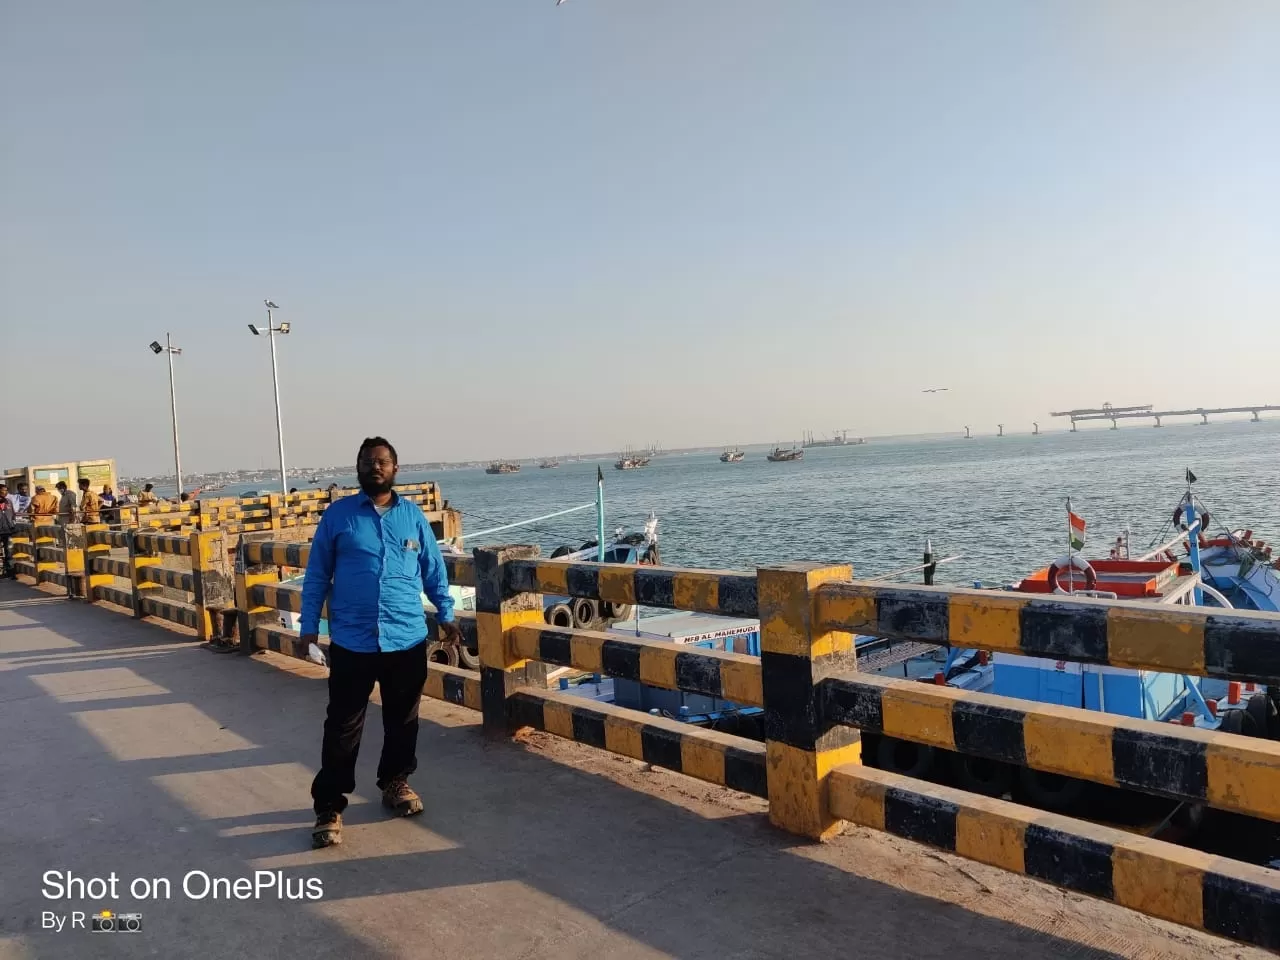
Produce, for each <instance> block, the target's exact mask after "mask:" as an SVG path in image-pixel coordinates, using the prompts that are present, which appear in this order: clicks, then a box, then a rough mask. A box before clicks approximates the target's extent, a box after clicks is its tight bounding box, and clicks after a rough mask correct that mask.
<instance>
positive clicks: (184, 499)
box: [178, 490, 191, 503]
mask: <svg viewBox="0 0 1280 960" xmlns="http://www.w3.org/2000/svg"><path fill="white" fill-rule="evenodd" d="M190 499H191V494H189V493H187V491H185V490H183V491H182V493H181V494H179V495H178V502H179V503H186V502H188V501H189V500H190Z"/></svg>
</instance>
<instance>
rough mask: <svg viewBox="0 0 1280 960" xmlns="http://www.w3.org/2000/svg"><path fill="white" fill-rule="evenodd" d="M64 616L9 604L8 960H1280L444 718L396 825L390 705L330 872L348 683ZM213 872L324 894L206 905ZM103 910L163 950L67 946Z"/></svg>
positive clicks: (1, 782) (471, 719)
mask: <svg viewBox="0 0 1280 960" xmlns="http://www.w3.org/2000/svg"><path fill="white" fill-rule="evenodd" d="M56 593H57V591H54V590H53V589H52V588H51V589H50V592H48V593H45V592H41V591H38V590H36V589H34V588H31V587H29V586H23V585H20V584H13V583H10V582H7V581H6V582H3V583H0V736H2V738H3V739H2V741H0V742H2V744H3V746H2V747H0V893H2V896H0V958H3V960H9V958H30V957H34V958H43V957H54V958H58V957H95V958H96V957H114V956H119V957H135V956H155V957H165V958H179V957H200V958H204V960H208V958H218V957H261V956H287V957H292V956H298V957H308V958H314V957H356V956H360V957H379V958H380V957H388V958H389V957H433V958H434V957H448V958H450V960H459V958H471V957H476V958H480V957H484V958H490V957H496V958H507V957H510V958H537V957H564V958H574V957H580V958H588V957H589V958H600V957H609V958H630V957H637V958H638V957H682V958H683V957H688V958H704V957H705V958H709V960H710V958H715V960H724V958H734V957H746V958H767V957H790V958H799V957H811V956H831V957H833V956H866V955H872V953H873V952H874V955H881V954H892V955H893V956H896V957H937V958H947V960H965V958H979V957H982V958H992V957H995V958H1000V957H1008V958H1011V960H1012V958H1017V960H1024V958H1026V957H1037V958H1039V957H1072V958H1083V957H1088V958H1093V957H1099V958H1100V957H1115V956H1121V957H1143V958H1146V957H1175V958H1176V957H1186V958H1193V957H1194V958H1198V960H1201V958H1203V957H1205V956H1209V955H1212V956H1214V957H1215V958H1218V960H1222V958H1229V957H1241V958H1246V957H1247V958H1253V957H1259V958H1260V957H1264V956H1268V954H1267V953H1265V952H1264V951H1261V950H1254V949H1250V948H1245V947H1240V946H1238V945H1236V944H1233V943H1229V942H1227V941H1223V940H1219V939H1216V938H1214V937H1211V936H1207V935H1204V934H1199V933H1195V932H1193V931H1190V930H1188V929H1186V928H1183V927H1177V926H1174V925H1172V924H1168V923H1164V922H1162V921H1158V920H1153V919H1150V918H1147V917H1144V916H1141V915H1139V914H1137V913H1133V912H1130V911H1128V910H1124V909H1122V908H1119V907H1116V906H1114V905H1111V904H1107V903H1102V902H1099V901H1094V900H1090V899H1088V898H1085V897H1081V896H1077V895H1075V894H1072V893H1068V892H1064V891H1061V890H1058V889H1055V888H1053V887H1049V886H1047V885H1044V884H1040V883H1038V882H1036V881H1034V880H1029V879H1027V878H1025V877H1020V876H1014V875H1011V874H1007V873H1004V872H1002V871H1000V870H996V869H994V868H989V867H985V866H982V865H980V864H976V863H973V862H970V861H966V860H963V859H960V858H958V857H953V856H950V855H947V854H942V853H938V852H935V851H932V850H929V849H928V848H926V847H923V846H919V845H917V844H914V843H911V842H909V841H905V840H899V839H897V838H894V837H891V836H889V835H887V834H882V833H876V832H873V831H869V830H864V829H861V828H850V829H848V830H847V831H846V832H845V833H844V834H843V835H842V836H840V837H838V838H836V839H835V840H833V841H832V842H830V843H826V844H813V843H808V842H804V841H800V840H797V839H796V838H794V837H792V836H789V835H786V834H783V833H781V832H780V831H777V830H775V829H774V828H772V827H771V826H770V825H769V824H768V822H767V819H766V818H765V816H764V814H763V810H764V805H763V803H762V802H761V801H759V800H756V799H754V798H751V797H747V796H745V795H742V794H737V793H733V792H730V791H727V790H724V789H723V788H719V787H715V786H712V785H709V784H705V783H702V782H699V781H695V780H691V779H688V778H686V777H682V776H680V775H678V774H673V773H667V772H663V771H658V770H652V769H649V768H648V767H646V766H644V765H642V764H638V763H636V762H634V761H632V760H628V759H626V758H621V757H616V756H614V755H611V754H606V753H604V752H601V751H596V750H592V749H591V748H589V747H584V746H580V745H577V744H574V743H569V742H566V741H562V740H559V739H556V738H553V737H548V736H545V735H542V734H535V735H531V736H530V737H528V738H522V739H520V740H510V741H504V742H496V743H495V742H487V741H485V740H484V739H483V738H482V737H481V735H480V724H479V715H478V714H475V713H472V712H470V711H467V710H464V709H462V708H460V707H454V706H451V705H449V704H444V703H440V702H436V701H427V700H424V702H423V707H422V718H423V723H422V730H421V735H420V739H419V765H420V766H419V771H418V774H417V775H416V777H415V778H414V780H413V782H414V785H415V787H416V788H417V789H418V790H419V792H420V793H422V795H423V799H424V801H425V803H426V812H425V813H424V814H423V815H422V816H420V817H416V818H413V819H410V820H395V819H388V818H387V817H386V816H385V812H384V811H383V810H382V808H381V806H380V805H379V804H378V802H377V800H378V795H377V791H376V789H375V787H374V783H373V782H374V779H375V778H374V768H375V767H376V764H377V756H378V750H379V749H380V747H381V742H382V734H381V727H380V722H379V720H380V718H379V714H378V710H377V708H376V707H373V708H371V709H370V717H369V724H368V725H367V726H366V734H365V743H364V747H363V750H362V752H361V756H360V765H359V787H358V791H359V795H358V796H357V797H356V798H355V799H353V802H352V805H351V807H350V808H349V809H348V812H347V824H348V826H347V829H346V831H345V842H344V844H343V845H342V846H341V847H336V848H331V849H328V850H324V851H312V850H311V849H310V825H311V811H310V797H309V795H308V787H309V784H310V779H311V776H312V775H313V774H314V771H315V764H316V763H317V761H318V759H319V752H320V729H321V724H322V721H323V716H324V707H325V686H324V681H323V677H324V674H325V670H324V668H321V667H316V666H313V665H311V664H306V663H301V662H299V661H295V660H289V659H287V658H282V657H276V656H275V655H273V654H264V655H258V656H254V657H252V658H243V657H240V656H239V655H236V654H218V653H214V652H212V651H210V650H208V649H206V648H204V647H202V646H201V645H199V643H198V642H197V641H196V640H195V639H194V637H192V636H189V635H185V634H183V633H182V632H180V631H177V630H175V629H173V628H171V627H166V626H161V625H159V624H155V623H150V622H145V621H136V620H133V619H131V618H130V617H128V616H126V615H123V614H121V615H112V614H111V613H109V612H108V611H106V610H94V609H90V608H89V607H88V606H87V605H85V604H84V603H82V602H78V601H66V600H63V599H61V598H60V597H58V596H57V595H56ZM47 871H62V872H64V873H65V872H66V871H71V872H72V873H73V874H74V875H75V876H76V877H80V878H84V879H90V878H109V877H110V876H111V874H113V873H114V874H115V875H116V877H117V878H118V880H117V888H118V891H119V896H117V897H115V898H111V897H108V898H106V899H104V900H100V901H95V900H90V899H86V898H84V897H80V896H76V897H74V898H73V899H71V900H67V899H60V900H59V899H49V898H47V897H46V896H44V892H45V891H50V892H52V888H49V887H46V885H45V884H44V882H43V879H42V878H43V877H44V875H45V873H46V872H47ZM195 871H201V872H203V874H205V875H207V876H208V877H210V878H228V879H230V880H232V881H234V880H235V879H237V878H242V877H243V878H249V880H250V881H252V880H253V878H254V877H255V871H265V872H269V873H274V872H276V871H280V872H282V874H283V876H284V877H286V878H288V879H289V880H291V881H292V882H293V885H294V889H295V890H296V888H297V885H298V882H299V881H300V880H312V881H318V883H319V886H320V887H321V888H322V891H323V895H322V896H321V897H320V898H319V899H312V900H290V899H279V898H278V897H277V895H276V892H275V890H274V888H268V889H266V890H264V891H263V893H262V896H261V897H260V898H257V899H254V898H250V899H245V900H238V899H235V898H234V897H233V898H230V899H227V898H226V897H220V898H218V899H213V898H212V897H205V898H204V899H192V898H190V897H189V896H188V895H187V894H185V893H184V891H183V878H184V876H186V875H188V874H192V879H191V880H190V881H189V884H188V885H189V887H190V891H191V893H193V894H200V893H201V892H202V890H203V888H204V885H205V881H204V880H203V879H202V878H201V876H200V874H198V873H193V872H195ZM262 877H263V878H264V879H265V877H266V874H265V873H264V874H263V875H262ZM138 878H142V879H143V880H144V881H145V880H148V879H151V878H166V879H168V880H169V881H170V884H171V895H170V897H169V898H168V899H164V898H161V899H145V900H143V899H138V898H135V897H134V896H131V895H130V891H129V885H130V883H131V882H132V881H133V880H135V879H138ZM242 887H243V885H242ZM314 888H315V885H314V884H313V886H312V890H314ZM104 907H106V908H109V909H111V910H113V911H116V912H133V911H137V912H140V913H141V914H142V931H141V932H140V933H137V934H121V933H116V934H99V933H90V932H88V931H87V930H81V929H75V930H73V929H70V926H71V921H70V920H67V922H66V927H64V929H62V930H61V931H60V932H58V931H55V930H47V929H42V917H43V915H45V914H46V912H47V913H50V914H52V915H54V917H55V921H54V922H56V918H67V917H69V916H70V915H71V914H72V912H73V911H81V912H82V913H84V914H85V915H86V916H90V915H92V914H93V913H95V912H97V911H99V910H101V909H103V908H104ZM86 923H87V920H86Z"/></svg>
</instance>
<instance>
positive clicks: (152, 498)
mask: <svg viewBox="0 0 1280 960" xmlns="http://www.w3.org/2000/svg"><path fill="white" fill-rule="evenodd" d="M159 502H160V498H159V497H157V496H156V494H155V484H154V483H148V484H147V485H146V486H144V487H143V488H142V492H141V493H140V494H138V506H140V507H150V506H154V505H155V504H157V503H159Z"/></svg>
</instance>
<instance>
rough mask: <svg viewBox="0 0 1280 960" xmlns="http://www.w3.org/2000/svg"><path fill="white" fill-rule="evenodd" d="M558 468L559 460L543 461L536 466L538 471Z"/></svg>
mask: <svg viewBox="0 0 1280 960" xmlns="http://www.w3.org/2000/svg"><path fill="white" fill-rule="evenodd" d="M558 466H560V461H559V460H543V461H542V462H541V463H539V464H538V469H539V470H554V469H555V468H556V467H558Z"/></svg>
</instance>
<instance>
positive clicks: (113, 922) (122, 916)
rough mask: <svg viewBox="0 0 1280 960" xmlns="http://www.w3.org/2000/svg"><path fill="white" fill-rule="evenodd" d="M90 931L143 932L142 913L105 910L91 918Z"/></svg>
mask: <svg viewBox="0 0 1280 960" xmlns="http://www.w3.org/2000/svg"><path fill="white" fill-rule="evenodd" d="M89 932H90V933H141V932H142V914H140V913H112V912H111V911H110V910H103V911H102V912H101V913H95V914H94V915H93V916H92V917H90V918H89Z"/></svg>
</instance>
